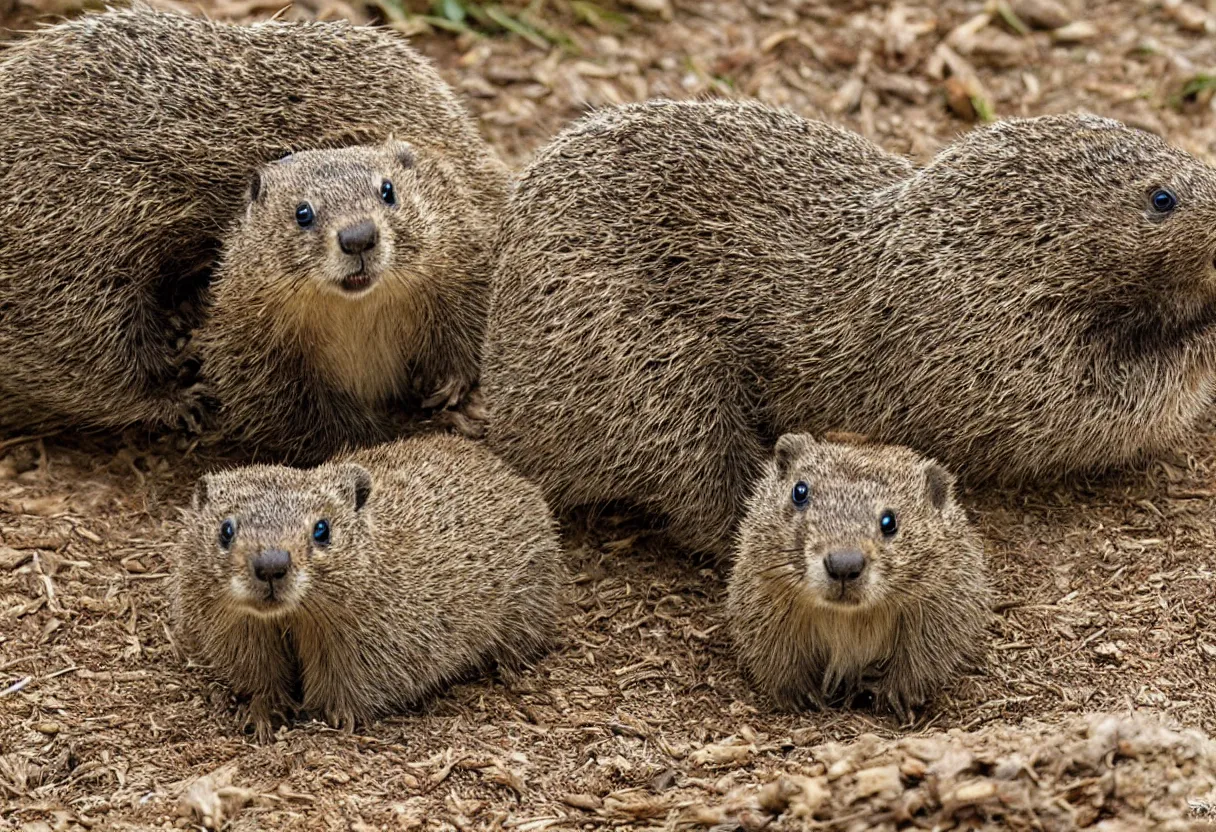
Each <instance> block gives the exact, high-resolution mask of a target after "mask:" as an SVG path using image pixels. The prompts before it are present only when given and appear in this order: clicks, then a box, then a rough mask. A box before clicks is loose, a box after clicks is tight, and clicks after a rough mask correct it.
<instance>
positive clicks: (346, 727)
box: [325, 705, 355, 733]
mask: <svg viewBox="0 0 1216 832" xmlns="http://www.w3.org/2000/svg"><path fill="white" fill-rule="evenodd" d="M325 722H326V723H327V724H328V725H329V727H330V728H334V729H336V730H338V731H345V732H347V733H353V732H354V730H355V712H354V711H353V710H351V709H350V708H346V707H342V706H339V705H335V706H333V707H330V708H326V709H325Z"/></svg>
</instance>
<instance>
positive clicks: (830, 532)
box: [748, 434, 961, 609]
mask: <svg viewBox="0 0 1216 832" xmlns="http://www.w3.org/2000/svg"><path fill="white" fill-rule="evenodd" d="M953 488H954V478H953V477H952V476H951V475H950V474H949V473H948V472H947V471H946V470H945V469H943V468H942V467H941V466H940V465H938V464H937V463H935V462H933V461H932V460H928V459H925V458H923V457H920V456H918V455H917V454H915V453H913V452H912V451H910V450H908V449H906V448H900V447H893V446H877V445H873V446H872V445H864V444H856V443H849V444H842V443H831V442H819V441H816V440H815V439H813V438H812V437H810V436H807V435H803V434H787V435H785V436H782V437H781V438H780V439H779V440H778V442H777V446H776V449H775V453H774V457H773V460H772V461H771V462H770V464H769V465H768V468H767V470H766V472H765V475H764V478H763V479H762V480H761V482H760V484H759V486H758V488H757V489H756V492H755V495H754V496H753V498H752V503H751V506H750V513H751V515H752V516H751V517H750V518H749V520H748V522H749V523H755V522H757V521H759V524H760V527H761V530H760V534H759V535H754V536H753V538H752V539H753V540H757V539H759V540H764V541H766V542H771V547H772V548H771V552H768V553H766V554H767V555H768V556H769V557H771V559H772V563H771V565H769V566H768V567H766V569H765V571H766V575H768V576H769V577H771V578H773V579H774V580H789V581H791V582H792V583H793V584H796V590H795V591H797V592H799V593H801V595H802V596H803V598H804V599H805V600H806V601H807V602H809V603H811V604H813V605H816V606H826V607H832V608H837V609H842V608H843V609H848V608H852V609H861V608H867V607H872V606H876V605H880V604H883V603H884V602H886V601H888V600H897V599H895V598H894V596H895V595H896V594H903V593H907V592H910V591H914V590H915V586H916V584H917V583H919V582H921V581H924V580H927V579H928V576H929V575H930V573H932V572H934V571H935V569H934V563H933V562H934V559H935V558H937V557H940V556H943V555H942V554H941V553H939V552H937V551H936V548H937V546H938V545H940V542H941V540H942V534H943V531H942V529H943V527H944V526H948V525H950V524H951V523H952V522H953V521H954V520H955V519H956V518H957V517H958V516H959V515H960V511H961V510H960V509H959V508H958V507H957V505H956V504H955V502H954V496H953Z"/></svg>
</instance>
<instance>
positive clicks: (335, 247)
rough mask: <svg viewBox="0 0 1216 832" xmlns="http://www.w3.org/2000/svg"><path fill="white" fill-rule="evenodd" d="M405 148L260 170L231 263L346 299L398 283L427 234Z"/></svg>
mask: <svg viewBox="0 0 1216 832" xmlns="http://www.w3.org/2000/svg"><path fill="white" fill-rule="evenodd" d="M418 168H419V164H418V159H417V156H416V154H415V151H414V149H413V148H412V147H411V146H410V145H408V144H406V143H405V142H400V141H395V142H388V143H387V144H384V145H382V146H379V147H350V148H345V149H342V150H328V151H326V150H321V151H305V152H301V153H294V154H291V155H289V156H286V157H284V158H282V159H280V160H279V161H277V162H273V163H271V164H269V165H266V166H265V167H263V168H262V169H261V170H260V171H258V172H257V173H256V174H254V176H253V179H252V182H251V183H250V186H249V205H248V209H247V211H246V213H245V217H244V220H243V222H242V227H241V232H240V233H239V234H238V235H237V243H236V245H235V247H234V249H233V250H230V251H229V252H227V253H226V256H227V257H229V258H231V259H236V260H239V261H242V262H245V261H246V260H248V261H249V262H252V263H257V264H265V265H266V268H267V269H268V270H275V271H278V272H279V274H270V275H263V277H272V278H274V277H279V276H280V275H287V276H289V277H290V278H291V280H292V281H293V282H295V283H297V284H298V285H296V286H295V287H294V288H297V289H298V288H302V284H304V283H305V282H307V283H308V284H310V285H309V288H313V287H316V288H320V289H322V290H328V291H331V292H333V293H336V294H339V295H343V296H346V297H352V298H355V297H360V296H362V295H364V294H366V293H368V292H371V291H372V290H373V289H375V287H376V286H377V284H378V283H380V282H381V281H383V280H401V279H405V276H406V274H405V273H408V272H409V270H410V267H411V265H412V264H413V263H414V262H415V261H416V259H417V258H418V256H419V254H420V252H421V251H422V250H423V249H424V248H425V247H426V244H427V239H428V237H429V236H430V235H431V233H432V231H431V228H430V226H431V222H430V219H429V211H428V210H427V207H426V202H425V200H424V198H423V192H424V190H425V189H424V187H422V186H421V184H420V183H419V181H418V178H419V176H420V175H421V174H420V173H419V170H418Z"/></svg>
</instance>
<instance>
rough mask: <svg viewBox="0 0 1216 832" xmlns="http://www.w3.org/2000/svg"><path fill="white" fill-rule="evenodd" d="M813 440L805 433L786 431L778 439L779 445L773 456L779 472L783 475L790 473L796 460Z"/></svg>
mask: <svg viewBox="0 0 1216 832" xmlns="http://www.w3.org/2000/svg"><path fill="white" fill-rule="evenodd" d="M813 441H814V440H812V439H811V438H810V437H809V436H807V435H806V434H803V433H786V434H783V435H782V436H780V437H779V438H778V439H777V446H776V447H775V448H774V449H773V457H774V458H775V459H776V460H777V472H778V473H779V474H780V475H781V476H783V477H784V476H785V475H786V474H788V473H789V472H790V468H791V467H792V466H793V464H794V460H796V459H797V458H798V455H799V454H800V453H802V452H803V451H805V450H806V449H807V448H808V447H809V446H810V445H811V443H812V442H813Z"/></svg>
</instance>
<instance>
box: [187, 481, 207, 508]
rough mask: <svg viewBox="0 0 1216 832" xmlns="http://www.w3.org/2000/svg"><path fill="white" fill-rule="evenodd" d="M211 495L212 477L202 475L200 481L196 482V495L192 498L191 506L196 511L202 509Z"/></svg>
mask: <svg viewBox="0 0 1216 832" xmlns="http://www.w3.org/2000/svg"><path fill="white" fill-rule="evenodd" d="M210 496H211V478H210V477H208V476H202V477H199V478H198V482H196V483H195V484H194V496H193V497H191V498H190V508H192V509H194V510H195V511H198V510H200V509H201V508H202V507H203V506H205V505H207V500H208V498H210Z"/></svg>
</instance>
